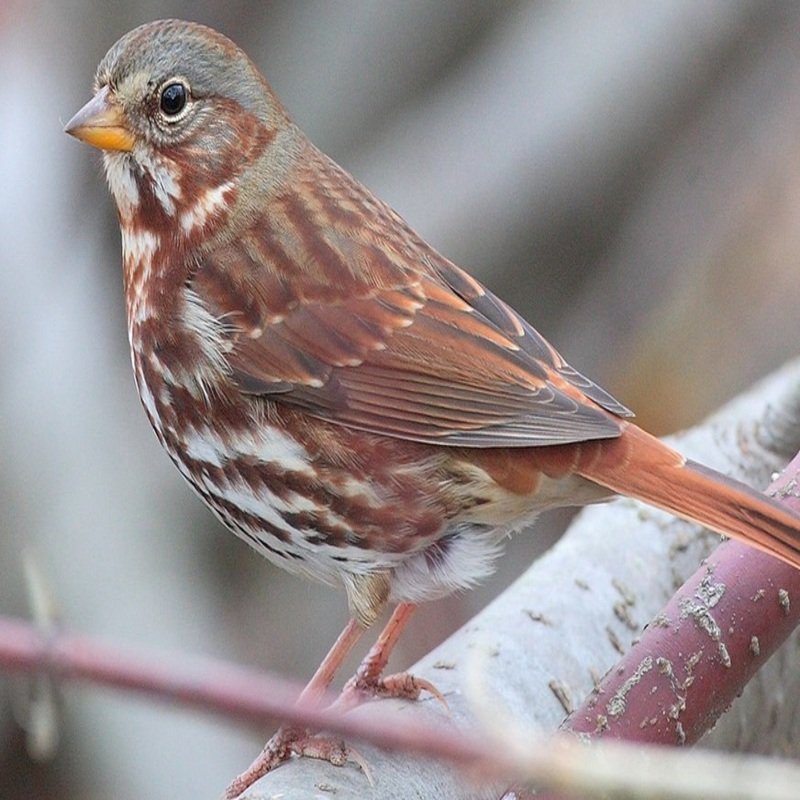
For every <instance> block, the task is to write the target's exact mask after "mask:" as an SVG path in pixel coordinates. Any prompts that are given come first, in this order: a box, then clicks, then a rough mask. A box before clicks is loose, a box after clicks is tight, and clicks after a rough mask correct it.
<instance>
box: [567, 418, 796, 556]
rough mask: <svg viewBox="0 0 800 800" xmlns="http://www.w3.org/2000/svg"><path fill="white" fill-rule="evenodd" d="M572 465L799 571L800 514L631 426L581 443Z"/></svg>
mask: <svg viewBox="0 0 800 800" xmlns="http://www.w3.org/2000/svg"><path fill="white" fill-rule="evenodd" d="M573 469H574V471H575V472H577V473H578V474H579V475H582V476H583V477H585V478H589V479H591V480H592V481H594V482H595V483H599V484H600V485H601V486H605V487H607V488H608V489H611V490H612V491H614V492H617V493H618V494H624V495H628V496H629V497H635V498H636V499H637V500H642V501H644V502H645V503H649V504H650V505H653V506H657V507H658V508H662V509H664V510H666V511H669V512H670V513H672V514H675V515H676V516H679V517H683V518H684V519H688V520H691V521H693V522H698V523H700V524H701V525H705V526H706V527H708V528H711V529H712V530H715V531H717V532H719V533H722V534H725V535H726V536H730V537H732V538H735V539H741V540H742V541H744V542H746V543H748V544H751V545H753V546H754V547H757V548H759V549H760V550H763V551H765V552H767V553H770V554H771V555H774V556H777V557H778V558H780V559H782V560H783V561H786V562H787V563H789V564H791V565H792V566H795V567H797V568H798V569H800V516H796V515H795V514H793V513H792V512H791V511H789V510H788V509H787V508H786V507H785V506H783V505H781V504H780V503H778V502H777V501H775V500H773V499H772V498H771V497H769V496H768V495H765V494H762V493H761V492H758V491H756V490H755V489H751V488H750V487H749V486H745V485H744V484H743V483H740V482H739V481H736V480H733V479H732V478H727V477H725V476H724V475H722V474H720V473H719V472H716V471H715V470H713V469H709V468H708V467H704V466H702V465H701V464H697V463H695V462H694V461H690V460H688V459H686V458H684V457H683V456H682V455H680V453H678V452H676V451H675V450H672V449H671V448H669V447H667V446H666V445H665V444H663V442H661V441H659V440H658V439H656V438H655V437H653V436H651V435H650V434H648V433H646V432H645V431H643V430H642V429H641V428H638V427H636V426H635V425H632V424H627V425H626V426H625V429H624V432H623V434H622V436H620V437H619V438H617V439H606V440H603V441H598V442H587V443H585V444H583V445H581V448H580V454H579V456H578V459H577V463H575V464H574V465H573Z"/></svg>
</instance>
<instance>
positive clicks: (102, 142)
mask: <svg viewBox="0 0 800 800" xmlns="http://www.w3.org/2000/svg"><path fill="white" fill-rule="evenodd" d="M64 133H68V134H70V136H74V137H75V138H76V139H80V140H81V141H82V142H86V143H87V144H90V145H92V146H93V147H99V148H100V149H101V150H122V151H124V152H126V153H127V152H130V151H131V150H133V145H134V143H135V141H136V139H135V138H134V135H133V134H132V133H131V130H130V128H129V127H128V120H127V119H126V117H125V113H124V112H123V111H122V109H121V108H120V107H119V106H118V105H117V104H116V103H115V102H114V101H113V100H111V99H110V98H109V96H108V86H104V87H103V88H102V89H101V90H100V91H99V92H98V93H97V94H96V95H95V96H94V97H93V98H92V99H91V100H90V101H89V102H88V103H87V104H86V105H85V106H84V107H83V108H82V109H81V110H80V111H79V112H78V113H77V114H76V115H75V116H74V117H73V118H72V119H71V120H70V121H69V122H68V123H67V124H66V126H65V128H64Z"/></svg>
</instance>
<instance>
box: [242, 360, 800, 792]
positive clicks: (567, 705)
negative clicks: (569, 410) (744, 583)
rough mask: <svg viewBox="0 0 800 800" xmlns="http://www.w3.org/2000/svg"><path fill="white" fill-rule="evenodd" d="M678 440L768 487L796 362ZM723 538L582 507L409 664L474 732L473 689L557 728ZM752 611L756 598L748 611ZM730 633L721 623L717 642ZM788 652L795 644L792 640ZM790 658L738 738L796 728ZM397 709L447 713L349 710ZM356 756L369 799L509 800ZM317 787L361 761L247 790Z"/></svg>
mask: <svg viewBox="0 0 800 800" xmlns="http://www.w3.org/2000/svg"><path fill="white" fill-rule="evenodd" d="M673 443H674V444H675V445H676V446H677V447H679V449H681V450H682V451H683V452H685V453H686V454H687V455H689V456H690V457H692V458H694V459H695V460H697V461H700V462H702V463H705V464H708V465H709V466H712V467H714V468H716V469H719V470H720V471H723V472H727V473H730V474H732V475H734V476H736V477H738V478H739V479H741V480H743V481H745V482H747V483H750V484H751V485H754V486H759V487H764V486H766V485H767V484H768V483H769V481H770V479H771V477H772V475H773V473H775V472H777V471H778V470H780V469H781V468H782V467H783V466H784V465H785V464H786V463H787V462H788V461H789V459H790V458H791V457H792V456H793V455H794V454H795V453H796V452H797V450H798V449H800V362H797V361H796V362H793V363H791V364H789V365H787V366H786V367H785V368H783V369H782V370H780V371H779V372H777V373H775V374H774V375H773V376H771V377H769V378H768V379H766V380H765V381H763V382H761V383H759V384H758V385H756V386H755V387H754V388H753V389H751V390H750V391H748V392H747V393H746V394H744V395H742V396H741V397H740V398H738V399H737V400H735V401H733V402H732V403H730V404H728V405H727V406H725V407H724V408H723V409H722V410H721V411H720V412H718V413H717V414H715V415H714V416H713V417H712V418H711V419H709V420H708V421H707V422H705V423H704V424H702V425H700V426H698V427H697V428H694V429H692V430H691V431H689V432H687V433H685V434H682V435H680V436H678V437H675V438H674V439H673ZM718 542H719V537H717V536H715V535H712V534H709V533H707V532H703V531H701V530H700V529H698V528H697V527H696V526H693V525H689V524H687V523H684V522H681V521H678V520H676V519H674V518H673V517H671V516H669V515H668V514H665V513H663V512H661V511H657V510H653V509H650V508H648V507H646V506H643V505H642V504H639V503H636V502H634V501H631V500H627V499H621V500H618V501H616V502H615V503H612V504H609V505H605V506H598V507H595V508H592V509H587V510H586V511H584V512H583V513H582V514H581V515H580V516H579V517H578V518H577V520H576V521H575V523H574V524H573V525H572V526H571V527H570V529H569V531H568V532H567V534H566V535H565V536H564V537H563V539H562V540H561V541H560V542H559V544H558V545H557V546H556V547H554V548H553V549H552V550H551V551H550V552H549V553H547V554H546V555H545V556H543V557H542V558H541V559H539V560H538V561H537V562H536V563H535V564H534V565H533V566H532V567H531V568H530V570H528V572H527V573H525V574H524V575H523V576H522V577H521V578H520V579H519V580H518V581H516V582H515V583H514V585H513V586H512V587H510V589H509V590H507V591H506V592H505V593H503V594H502V595H501V596H500V597H498V598H497V599H496V600H495V601H494V602H493V603H492V604H491V605H490V606H488V607H487V608H486V609H484V611H483V612H481V613H480V614H479V615H478V616H476V617H475V618H474V619H473V620H472V621H471V622H470V623H468V624H467V625H466V626H465V627H464V628H462V629H461V630H460V631H458V632H457V633H456V634H454V635H453V636H452V637H451V638H450V639H448V640H447V641H446V642H444V643H443V644H442V645H441V646H439V647H438V648H436V649H435V650H434V651H433V652H432V653H430V654H429V655H428V656H426V657H425V658H423V659H422V660H421V661H420V662H419V663H418V664H416V665H415V666H414V667H413V671H414V672H415V673H416V674H418V675H421V676H422V677H424V678H427V679H429V680H431V681H433V682H434V683H435V684H436V685H437V686H438V687H439V688H440V689H441V690H442V691H443V692H444V693H445V695H446V696H447V699H448V703H449V704H450V715H449V719H450V722H451V723H452V724H455V725H458V726H462V727H466V728H467V729H473V728H474V727H475V725H476V724H477V723H476V718H475V714H474V711H473V705H474V699H475V694H474V693H475V692H476V691H477V692H478V693H479V695H480V697H481V700H482V702H484V703H485V702H486V698H489V699H490V700H489V702H491V704H492V706H493V707H494V708H495V709H497V711H496V713H497V714H498V715H499V716H500V718H502V719H507V720H508V721H509V724H511V721H512V720H513V722H514V724H515V725H521V726H530V727H531V728H534V729H536V730H539V731H541V732H547V731H555V730H557V729H558V727H559V726H560V724H561V723H562V721H563V719H564V716H565V712H566V711H567V710H572V708H573V707H574V706H576V705H577V704H578V703H579V702H580V701H581V699H582V698H584V697H586V696H587V695H589V694H590V693H591V692H592V690H593V688H594V686H595V683H596V682H597V681H599V679H600V677H601V676H602V675H603V674H605V673H606V672H607V671H608V670H609V669H610V668H611V667H612V666H613V665H614V664H615V663H616V662H617V660H618V659H619V657H620V655H622V654H624V653H625V652H627V651H628V649H629V647H630V643H631V640H633V639H634V638H636V637H638V636H639V635H640V634H641V630H642V627H643V626H644V625H646V624H647V623H648V622H649V621H650V620H652V619H653V618H654V617H655V616H656V615H657V614H658V613H659V612H660V610H661V609H662V608H663V607H664V606H665V604H666V603H667V602H668V601H669V599H670V598H671V596H672V594H673V593H674V591H675V588H676V587H678V586H680V585H681V584H682V583H683V582H684V581H685V580H686V579H687V578H688V577H689V576H690V575H691V574H692V573H693V572H694V570H695V569H696V567H697V564H698V563H699V562H700V561H701V559H703V558H704V557H706V556H708V554H709V552H710V551H711V550H712V548H713V547H714V545H715V544H717V543H718ZM757 610H758V604H754V611H753V613H757ZM727 639H728V633H727V631H723V642H726V641H727ZM787 647H789V648H794V649H795V651H796V650H797V649H798V642H797V637H792V640H791V643H790V644H789V645H787ZM791 661H792V658H791V657H790V658H787V659H783V660H781V659H778V660H776V659H772V660H771V661H770V663H769V664H768V665H766V666H765V668H764V669H762V670H761V672H760V676H763V677H762V679H761V681H760V682H759V683H758V691H757V692H756V693H754V694H755V695H756V696H755V697H752V698H751V697H750V695H751V694H753V693H748V692H747V691H745V695H744V697H743V698H742V699H741V700H739V701H737V703H736V704H735V706H741V707H747V704H749V703H757V704H758V707H759V708H761V709H763V708H764V707H765V705H766V706H767V707H768V709H769V713H763V712H762V713H753V710H752V708H751V710H750V713H748V714H746V725H745V727H746V732H745V733H742V729H741V725H740V724H739V720H740V718H739V717H738V716H737V715H736V713H735V709H734V713H733V714H732V715H728V716H729V717H730V719H731V723H729V724H730V725H732V726H733V727H735V728H736V729H737V730H736V731H733V732H732V733H731V734H729V736H730V738H738V739H739V740H741V739H745V738H748V737H754V738H761V739H762V740H763V739H765V738H767V737H768V736H769V735H770V733H772V732H777V733H778V735H781V734H782V733H783V731H785V730H786V729H787V728H789V727H791V724H792V723H791V722H784V723H781V722H776V721H775V720H776V719H777V720H781V719H782V717H784V716H786V715H789V716H791V717H792V718H794V717H795V716H796V715H794V714H793V712H794V705H793V704H791V703H786V702H785V699H786V698H788V697H797V696H800V676H798V674H797V673H798V671H797V670H795V669H790V668H788V667H789V666H790V662H791ZM795 663H796V661H795ZM470 671H472V672H475V671H477V672H478V678H477V682H478V684H479V685H480V687H481V688H480V689H479V690H475V689H471V690H468V689H467V688H466V687H467V683H466V676H467V674H468V673H469V672H470ZM769 687H772V696H774V697H776V698H777V697H779V698H782V699H783V707H782V706H781V703H779V702H777V701H775V700H773V699H771V695H770V693H769ZM471 692H472V693H473V697H472V698H471V697H470V693H471ZM395 707H396V708H398V710H399V711H401V712H402V713H403V714H404V715H407V716H409V717H412V718H415V719H424V720H427V719H431V718H441V719H443V720H444V719H448V715H447V713H445V712H444V711H443V710H442V709H441V708H439V706H438V704H436V703H435V702H420V703H416V704H402V703H396V702H395V701H379V702H378V703H372V704H369V706H368V707H365V708H363V709H358V710H356V711H355V712H353V713H354V715H360V714H365V715H366V714H370V713H375V709H376V708H378V709H384V708H385V709H387V710H388V709H390V708H395ZM378 713H380V712H378ZM725 723H726V720H725V718H723V720H722V721H721V722H720V724H719V725H718V727H717V731H718V732H719V731H720V730H723V731H724V730H725V727H726V725H725ZM716 735H718V736H719V735H720V734H719V733H717V734H716ZM487 744H488V742H487ZM359 750H360V752H361V753H362V755H363V756H364V757H365V758H366V759H367V761H368V763H369V764H370V767H371V769H372V772H373V774H374V775H375V780H376V786H375V787H374V789H373V790H372V791H371V793H370V796H371V797H373V798H380V800H390V798H391V800H405V798H408V797H436V798H441V799H446V800H467V799H469V800H473V799H474V800H477V799H478V798H497V797H498V796H499V795H500V794H502V785H501V784H499V783H498V784H497V785H495V786H491V785H487V784H482V785H480V786H476V785H472V784H469V783H466V782H465V780H464V774H463V771H461V770H452V769H447V768H443V767H442V766H441V765H440V764H437V763H435V762H433V761H426V760H419V759H409V758H407V757H405V756H403V755H401V754H399V753H390V752H381V751H380V750H377V749H374V748H372V747H367V746H365V747H360V748H359ZM321 785H322V786H326V787H328V788H330V790H331V791H334V790H335V791H336V797H337V798H342V797H345V798H350V797H353V798H355V797H362V796H364V792H365V784H364V777H363V775H362V774H361V773H360V772H359V771H358V770H357V769H356V768H344V769H336V768H334V767H331V766H330V765H328V764H325V763H322V762H315V761H310V760H299V761H294V762H290V763H288V764H286V765H284V766H282V767H281V768H280V769H278V770H276V771H275V772H273V773H272V774H270V775H267V776H265V777H264V778H263V779H262V780H261V781H259V782H258V783H257V784H255V785H254V786H253V787H251V789H250V790H249V791H248V792H247V793H246V794H245V797H246V798H248V800H256V799H258V800H266V798H271V797H274V796H276V795H280V796H281V797H282V798H285V799H286V800H292V799H293V798H304V797H308V796H309V794H308V793H309V791H310V790H311V787H315V786H321Z"/></svg>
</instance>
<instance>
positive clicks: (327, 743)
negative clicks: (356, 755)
mask: <svg viewBox="0 0 800 800" xmlns="http://www.w3.org/2000/svg"><path fill="white" fill-rule="evenodd" d="M365 630H366V628H365V627H364V626H363V625H362V624H361V623H360V622H359V621H358V620H357V619H355V618H353V619H351V620H350V621H349V622H348V623H347V625H346V626H345V629H344V630H343V631H342V632H341V634H339V638H338V639H337V640H336V641H335V642H334V644H333V647H331V649H330V650H329V651H328V654H327V655H326V656H325V658H324V659H322V663H321V664H320V665H319V667H318V668H317V671H316V672H315V673H314V675H313V676H312V678H311V680H310V681H309V682H308V684H307V685H306V687H305V688H304V689H303V691H302V692H301V693H300V697H298V699H297V703H298V704H299V705H305V704H307V705H310V706H312V707H313V706H316V705H319V702H320V700H321V699H322V696H323V695H324V693H325V690H326V689H327V688H328V686H330V684H331V681H332V680H333V678H334V676H335V674H336V671H337V670H338V669H339V667H340V666H341V665H342V662H343V661H344V660H345V659H346V658H347V656H348V654H349V653H350V651H351V650H352V649H353V647H354V646H355V645H356V643H357V642H358V640H359V639H360V638H361V636H362V635H363V634H364V631H365ZM293 754H297V755H306V756H311V757H314V758H323V759H327V760H328V761H330V762H331V763H333V764H339V765H341V764H344V763H345V762H346V761H347V759H348V755H349V753H348V750H347V748H346V746H345V745H344V743H342V742H337V741H333V740H329V739H327V738H325V737H317V736H313V735H312V734H311V733H309V731H308V730H305V729H304V728H301V727H297V726H294V725H282V726H281V727H280V728H279V729H278V731H277V732H276V733H275V735H274V736H273V737H272V738H271V739H270V740H269V741H268V742H267V743H266V744H265V745H264V749H263V750H262V751H261V752H260V753H259V754H258V756H257V757H256V759H255V761H253V763H252V764H251V765H250V766H249V767H248V768H247V769H246V770H245V771H244V772H242V773H241V774H240V775H237V777H236V778H234V779H233V781H232V782H231V783H230V785H229V786H228V788H227V789H226V790H225V798H226V800H231V798H234V797H238V796H239V795H240V794H241V793H242V792H243V791H244V790H245V789H247V787H248V786H250V785H251V784H253V783H255V781H257V780H258V779H259V778H260V777H261V776H262V775H266V774H267V773H268V772H269V771H270V770H272V769H274V768H275V767H277V766H278V765H279V764H282V763H283V762H284V761H286V760H287V759H288V758H289V757H290V756H291V755H293Z"/></svg>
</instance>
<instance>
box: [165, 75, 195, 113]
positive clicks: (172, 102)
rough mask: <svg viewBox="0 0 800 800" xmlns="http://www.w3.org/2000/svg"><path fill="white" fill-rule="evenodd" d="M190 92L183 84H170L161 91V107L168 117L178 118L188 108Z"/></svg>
mask: <svg viewBox="0 0 800 800" xmlns="http://www.w3.org/2000/svg"><path fill="white" fill-rule="evenodd" d="M188 99H189V92H188V90H187V88H186V86H185V85H184V84H182V83H169V84H167V85H166V86H165V87H164V88H163V89H162V90H161V100H160V101H159V105H160V106H161V110H162V111H163V112H164V113H165V114H166V115H167V116H168V117H176V116H178V114H180V113H181V111H183V109H184V108H186V101H187V100H188Z"/></svg>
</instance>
